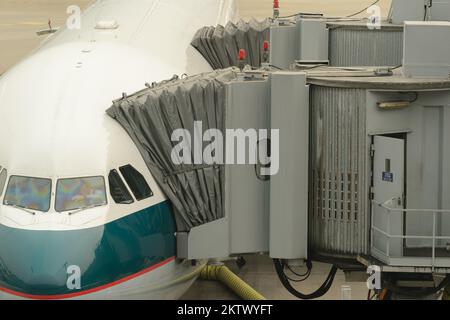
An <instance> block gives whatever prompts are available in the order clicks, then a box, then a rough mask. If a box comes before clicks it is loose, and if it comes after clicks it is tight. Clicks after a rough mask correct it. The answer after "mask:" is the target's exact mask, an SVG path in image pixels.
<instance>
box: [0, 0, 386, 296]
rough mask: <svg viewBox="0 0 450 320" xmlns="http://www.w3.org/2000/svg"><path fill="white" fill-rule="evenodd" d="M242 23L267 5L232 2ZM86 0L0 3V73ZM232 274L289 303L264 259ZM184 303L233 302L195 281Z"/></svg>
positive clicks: (309, 1)
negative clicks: (40, 34)
mask: <svg viewBox="0 0 450 320" xmlns="http://www.w3.org/2000/svg"><path fill="white" fill-rule="evenodd" d="M238 1H239V9H240V12H241V15H242V17H244V18H246V19H248V18H250V17H257V18H264V17H266V16H269V15H270V14H271V8H272V1H271V0H238ZM90 2H91V0H0V73H2V72H4V71H5V70H6V69H8V68H9V67H10V66H12V65H13V64H14V63H16V62H18V61H19V60H21V59H22V58H23V57H25V56H26V55H28V54H29V53H30V52H31V51H32V50H33V49H34V48H36V47H37V46H38V45H39V42H40V41H41V40H42V38H39V37H37V36H36V34H35V32H36V31H37V30H40V29H43V28H46V27H47V21H48V19H51V21H52V25H53V26H59V25H62V24H64V23H65V20H66V18H67V14H66V8H67V7H68V6H69V5H79V6H80V7H82V8H84V7H86V5H87V4H88V3H90ZM280 2H281V5H282V10H281V13H282V15H289V14H292V13H295V12H322V13H325V14H327V15H330V16H346V15H349V14H353V13H355V12H358V11H359V10H361V9H362V8H364V7H366V6H368V5H370V4H371V3H372V2H373V0H281V1H280ZM389 4H390V0H381V2H380V5H381V7H382V9H383V14H384V15H386V14H387V10H388V7H389ZM329 268H330V267H329V266H327V265H324V264H316V267H315V269H314V271H313V273H312V275H311V277H310V279H309V280H308V281H306V282H304V283H302V284H300V285H299V288H301V290H302V291H304V292H306V293H308V292H311V291H313V290H315V289H317V288H318V287H319V286H320V285H321V284H322V282H323V281H324V279H325V278H326V276H327V274H328V271H329ZM235 271H236V272H237V273H238V274H239V275H241V276H242V277H243V278H244V279H245V280H246V281H248V282H249V283H250V284H251V285H252V286H254V287H255V288H256V289H257V290H259V291H260V292H261V293H262V294H263V295H265V296H266V297H267V298H271V299H291V298H293V297H292V296H290V295H289V293H288V292H287V291H286V290H284V288H282V287H281V284H280V282H279V281H278V280H277V278H276V275H275V273H274V270H273V266H272V264H271V262H270V260H269V259H265V258H263V257H251V258H249V263H248V264H247V266H245V267H244V268H243V269H242V270H236V269H235ZM342 285H345V282H344V275H343V273H341V272H340V273H338V275H337V278H336V281H335V283H334V285H333V287H332V289H331V290H330V292H329V294H327V295H326V296H325V297H324V299H340V297H341V293H340V292H341V286H342ZM350 285H351V286H352V298H353V299H365V298H366V295H367V289H366V287H365V284H364V283H353V284H350ZM184 298H186V299H233V298H235V296H234V295H233V294H232V293H231V292H229V291H227V290H225V289H223V288H222V286H221V285H220V284H217V283H214V282H206V281H198V282H197V283H196V284H195V285H194V287H193V288H192V289H191V290H190V291H189V292H188V293H187V294H186V295H185V297H184Z"/></svg>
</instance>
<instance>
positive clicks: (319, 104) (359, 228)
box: [309, 86, 369, 256]
mask: <svg viewBox="0 0 450 320" xmlns="http://www.w3.org/2000/svg"><path fill="white" fill-rule="evenodd" d="M365 102H366V91H365V90H363V89H345V88H329V87H318V86H311V93H310V108H311V110H310V126H311V128H310V139H311V142H310V143H311V148H310V170H311V173H310V182H309V183H310V192H311V198H310V206H309V207H310V209H309V210H310V212H309V219H310V221H309V240H310V242H309V243H310V248H311V249H313V251H314V252H315V253H319V254H326V255H339V256H355V255H357V254H363V253H367V252H368V231H369V221H368V211H367V208H368V190H367V183H368V182H367V178H366V174H365V170H366V161H367V160H366V159H367V156H366V150H367V149H366V148H367V142H366V120H365V119H366V109H365V106H366V103H365Z"/></svg>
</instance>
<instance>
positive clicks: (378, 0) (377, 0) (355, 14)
mask: <svg viewBox="0 0 450 320" xmlns="http://www.w3.org/2000/svg"><path fill="white" fill-rule="evenodd" d="M380 1H381V0H376V1H375V2H374V3H372V4H371V5H370V6H367V7H365V8H364V9H362V10H361V11H358V12H356V13H354V14H351V15H349V16H346V18H351V17H354V16H357V15H358V14H360V13H363V12H364V11H367V9H369V8H370V7H371V6H374V5H376V4H377V3H378V2H380Z"/></svg>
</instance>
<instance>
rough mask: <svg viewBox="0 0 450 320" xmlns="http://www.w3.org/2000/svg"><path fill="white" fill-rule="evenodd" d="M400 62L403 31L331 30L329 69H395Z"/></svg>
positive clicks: (340, 26)
mask: <svg viewBox="0 0 450 320" xmlns="http://www.w3.org/2000/svg"><path fill="white" fill-rule="evenodd" d="M402 58H403V29H402V28H400V27H399V28H392V27H391V28H384V27H382V28H381V29H380V30H369V29H368V28H367V26H364V27H355V26H351V25H349V26H345V25H336V26H330V52H329V60H330V65H332V66H398V65H400V64H402Z"/></svg>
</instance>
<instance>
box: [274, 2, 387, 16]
mask: <svg viewBox="0 0 450 320" xmlns="http://www.w3.org/2000/svg"><path fill="white" fill-rule="evenodd" d="M380 1H381V0H376V1H375V2H374V3H372V4H371V5H370V6H367V7H365V8H364V9H362V10H361V11H358V12H356V13H353V14H351V15H348V16H345V17H344V18H351V17H354V16H357V15H358V14H360V13H363V12H364V11H366V10H367V9H369V8H370V7H371V6H374V5H376V4H377V3H378V2H380ZM300 15H310V16H315V15H320V16H323V14H320V13H319V14H314V13H310V14H308V13H304V12H297V13H294V14H290V15H288V16H283V17H279V19H288V18H293V17H296V16H300Z"/></svg>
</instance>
